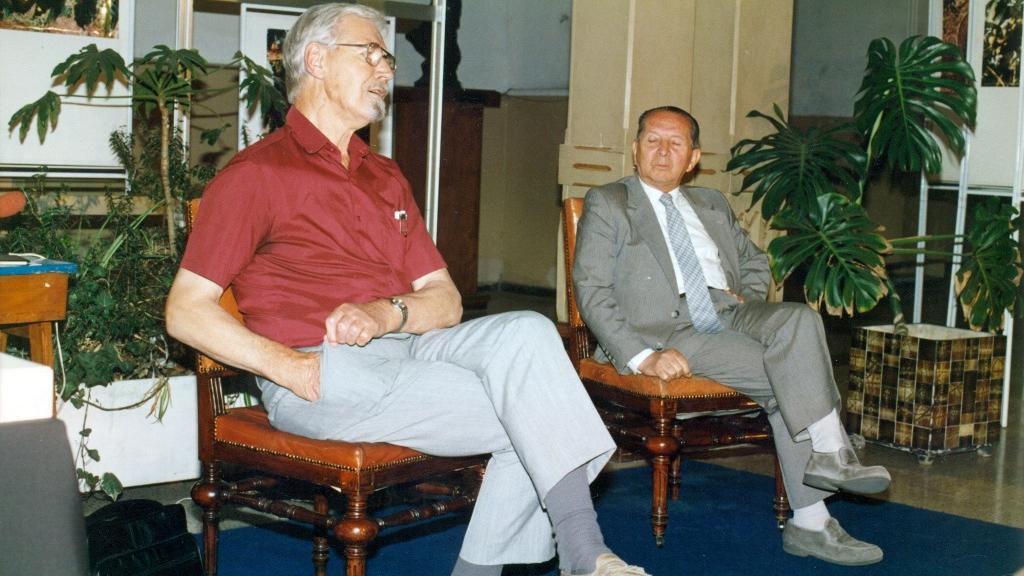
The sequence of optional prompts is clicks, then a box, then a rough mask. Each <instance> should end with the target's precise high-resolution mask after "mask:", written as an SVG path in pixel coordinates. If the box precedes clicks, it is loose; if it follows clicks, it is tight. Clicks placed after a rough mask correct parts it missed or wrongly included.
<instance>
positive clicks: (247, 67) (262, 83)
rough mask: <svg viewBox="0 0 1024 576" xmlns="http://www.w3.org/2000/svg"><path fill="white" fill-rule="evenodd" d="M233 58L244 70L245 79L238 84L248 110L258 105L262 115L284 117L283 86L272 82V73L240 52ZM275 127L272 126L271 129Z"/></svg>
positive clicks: (252, 109)
mask: <svg viewBox="0 0 1024 576" xmlns="http://www.w3.org/2000/svg"><path fill="white" fill-rule="evenodd" d="M235 60H237V61H238V62H239V66H240V68H241V69H242V70H243V71H244V72H245V79H244V80H242V82H241V85H240V86H239V88H240V90H241V91H242V95H243V98H244V100H245V101H246V102H248V103H249V105H248V110H249V111H250V112H252V111H254V110H255V109H256V105H257V104H258V105H259V106H260V109H261V110H262V111H263V114H264V116H270V117H276V118H284V115H285V112H287V111H288V101H287V100H286V99H285V94H283V93H282V89H283V87H281V88H279V87H278V86H277V84H276V83H275V82H274V80H275V77H274V73H273V72H271V71H270V70H268V69H267V68H264V67H263V66H260V65H259V64H257V63H255V62H253V61H252V60H250V59H249V58H247V57H246V56H245V55H244V54H242V53H241V52H235ZM274 128H276V127H274V126H272V127H271V129H274Z"/></svg>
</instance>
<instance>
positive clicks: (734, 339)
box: [573, 106, 889, 565]
mask: <svg viewBox="0 0 1024 576" xmlns="http://www.w3.org/2000/svg"><path fill="white" fill-rule="evenodd" d="M700 154H701V152H700V128H699V125H698V124H697V121H696V120H695V119H694V118H693V117H692V116H691V115H690V114H689V113H687V112H686V111H684V110H682V109H679V108H676V107H674V106H664V107H660V108H655V109H652V110H648V111H647V112H644V113H643V114H642V115H641V116H640V121H639V130H638V132H637V136H636V140H635V141H634V142H633V161H634V164H635V166H636V171H637V175H636V176H629V177H626V178H623V179H621V180H619V181H617V182H613V183H611V184H607V185H604V186H600V187H597V188H594V189H592V190H590V191H589V192H588V193H587V197H586V201H585V204H584V210H583V215H582V217H581V219H580V222H579V231H578V236H577V245H576V263H575V266H574V268H573V279H574V282H575V287H576V297H577V301H578V304H579V309H580V313H581V314H582V315H583V318H584V320H586V322H587V325H588V326H590V328H591V329H592V330H593V332H594V334H595V335H596V336H597V339H598V341H599V343H600V346H599V349H598V350H597V353H596V355H595V356H596V358H597V359H598V360H606V361H610V362H612V363H613V364H614V365H615V367H616V368H617V369H618V371H619V372H621V373H623V374H627V373H640V374H647V375H651V376H657V377H660V378H663V379H672V378H677V377H680V376H689V375H690V374H701V375H704V376H707V377H710V378H714V379H716V380H718V381H720V382H722V383H724V384H727V385H729V386H732V387H733V388H735V389H737V390H739V391H740V392H742V393H743V394H746V395H748V396H750V397H751V398H753V399H754V400H755V401H757V402H758V403H759V404H761V405H762V406H764V407H765V409H766V410H767V412H768V418H769V421H770V422H771V426H772V430H773V432H774V436H775V444H776V449H777V451H778V454H779V460H780V463H781V466H782V473H783V479H784V481H785V484H786V490H787V492H788V494H789V499H790V503H791V505H792V507H793V518H792V519H791V520H789V521H788V522H787V523H786V527H785V529H784V531H783V548H784V549H785V551H786V552H788V553H790V554H795V555H798V556H814V557H816V558H820V559H822V560H825V561H827V562H832V563H836V564H843V565H865V564H872V563H875V562H878V561H880V560H881V559H882V550H881V549H880V548H878V547H877V546H875V545H873V544H869V543H866V542H862V541H859V540H856V539H854V538H853V537H851V536H850V535H849V534H847V533H846V532H845V531H844V530H843V529H842V527H840V526H839V523H838V522H837V521H836V520H835V519H834V518H832V517H831V516H830V515H829V513H828V509H827V508H826V507H825V504H824V498H825V497H826V496H828V495H829V494H830V493H831V492H834V491H839V490H842V491H846V492H852V493H860V494H865V493H875V492H881V491H883V490H885V489H886V488H888V486H889V474H888V472H887V471H886V470H885V469H884V468H882V467H880V466H863V465H861V464H860V462H859V461H858V459H857V456H856V454H855V453H854V452H853V449H852V448H851V447H850V444H849V439H848V438H847V435H846V432H845V431H844V430H843V427H842V424H841V423H840V421H839V417H838V414H837V412H836V410H837V407H838V406H839V402H840V399H839V393H838V391H837V389H836V385H835V380H834V378H833V375H832V367H831V362H830V358H829V352H828V348H827V346H826V344H825V333H824V330H823V328H822V324H821V318H820V316H818V314H817V313H816V312H814V311H813V310H811V309H810V308H809V307H808V306H806V305H803V304H797V303H768V302H765V295H766V294H767V291H768V285H769V281H770V275H769V269H768V259H767V257H766V256H765V254H764V253H763V252H762V251H761V250H760V249H758V248H757V247H756V246H755V245H754V244H753V242H751V241H750V239H749V238H748V237H747V234H746V232H745V231H744V230H743V229H742V228H741V227H740V225H739V223H738V222H737V221H736V217H735V215H734V214H733V212H732V209H731V208H730V206H729V204H728V203H727V202H726V199H725V197H724V196H723V195H722V193H721V192H718V191H717V190H711V189H708V188H697V187H692V186H681V182H682V180H683V178H684V177H685V176H686V175H687V174H688V173H689V172H691V171H692V170H693V168H694V167H695V166H696V165H697V162H698V161H699V160H700Z"/></svg>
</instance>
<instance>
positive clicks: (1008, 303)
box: [954, 199, 1021, 331]
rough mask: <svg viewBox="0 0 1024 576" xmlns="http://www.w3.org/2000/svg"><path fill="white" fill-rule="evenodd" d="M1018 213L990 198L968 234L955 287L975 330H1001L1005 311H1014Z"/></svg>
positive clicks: (976, 214)
mask: <svg viewBox="0 0 1024 576" xmlns="http://www.w3.org/2000/svg"><path fill="white" fill-rule="evenodd" d="M1016 214H1017V210H1016V209H1015V208H1014V207H1013V206H1010V205H1009V204H1003V203H1000V202H999V201H998V200H995V199H990V200H988V201H986V202H982V203H981V204H979V205H978V207H977V208H976V209H975V211H974V224H973V225H972V226H971V229H970V230H969V231H968V232H967V246H966V250H965V254H967V255H966V256H965V257H964V261H963V262H962V264H961V266H960V270H959V271H958V272H957V274H956V282H955V283H954V284H955V288H956V293H957V296H958V297H959V298H960V305H961V308H962V309H963V313H964V320H966V321H967V324H968V325H970V327H971V329H973V330H990V331H998V330H1002V327H1003V312H1004V311H1005V310H1007V309H1010V310H1012V309H1013V305H1014V302H1015V301H1016V299H1017V286H1018V284H1019V283H1020V277H1021V266H1020V251H1019V248H1018V244H1017V241H1016V240H1014V238H1013V232H1014V231H1015V230H1016V229H1017V228H1018V226H1019V220H1020V219H1019V218H1018V217H1017V216H1016Z"/></svg>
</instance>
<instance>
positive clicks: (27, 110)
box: [7, 90, 60, 143]
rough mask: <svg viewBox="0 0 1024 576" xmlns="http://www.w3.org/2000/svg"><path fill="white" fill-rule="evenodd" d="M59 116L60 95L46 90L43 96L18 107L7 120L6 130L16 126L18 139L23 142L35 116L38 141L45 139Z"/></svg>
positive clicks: (54, 126) (41, 141) (55, 124)
mask: <svg viewBox="0 0 1024 576" xmlns="http://www.w3.org/2000/svg"><path fill="white" fill-rule="evenodd" d="M59 116H60V96H58V95H57V93H56V92H53V91H52V90H51V91H48V92H47V93H46V94H43V97H42V98H40V99H39V100H36V101H35V102H32V103H31V104H26V105H24V106H22V107H21V108H19V109H18V111H17V112H15V113H14V114H13V115H11V119H10V120H9V121H8V122H7V131H8V132H10V131H12V130H14V127H15V126H17V127H18V141H20V142H24V141H25V137H26V136H28V131H29V128H31V127H32V118H36V130H37V132H38V134H39V142H40V143H43V142H45V141H46V133H47V132H48V131H49V130H52V129H54V128H56V127H57V118H58V117H59Z"/></svg>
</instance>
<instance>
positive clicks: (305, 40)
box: [282, 3, 388, 102]
mask: <svg viewBox="0 0 1024 576" xmlns="http://www.w3.org/2000/svg"><path fill="white" fill-rule="evenodd" d="M346 16H356V17H359V18H364V19H366V20H369V21H370V22H373V23H374V24H375V25H376V26H377V29H378V30H380V33H381V35H382V36H383V35H384V33H385V32H386V31H387V25H388V23H387V20H385V19H384V15H383V14H381V13H380V12H378V11H377V10H374V9H373V8H370V7H369V6H363V5H361V4H338V3H333V4H321V5H319V6H313V7H312V8H310V9H309V10H306V11H305V12H303V13H302V16H299V19H298V20H296V21H295V25H293V26H292V28H291V30H289V31H288V34H287V35H286V36H285V37H284V46H282V50H283V52H284V71H285V74H286V85H287V86H288V102H294V101H295V96H296V95H298V93H299V87H300V86H301V85H302V83H303V82H304V81H305V79H306V76H307V74H306V62H305V59H306V46H308V45H309V44H311V43H313V42H318V43H321V44H330V43H331V42H336V41H337V37H336V36H335V28H336V27H337V25H338V22H340V21H341V19H342V18H345V17H346Z"/></svg>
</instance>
